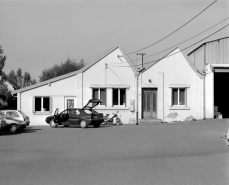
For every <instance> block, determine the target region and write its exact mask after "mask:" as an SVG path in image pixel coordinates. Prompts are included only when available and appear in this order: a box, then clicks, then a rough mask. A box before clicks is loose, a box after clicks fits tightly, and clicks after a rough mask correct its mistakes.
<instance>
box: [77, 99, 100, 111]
mask: <svg viewBox="0 0 229 185" xmlns="http://www.w3.org/2000/svg"><path fill="white" fill-rule="evenodd" d="M100 103H102V100H99V99H90V100H89V101H88V102H87V104H86V105H85V106H84V107H83V108H82V109H83V110H92V109H93V108H94V107H96V106H97V105H98V104H100Z"/></svg>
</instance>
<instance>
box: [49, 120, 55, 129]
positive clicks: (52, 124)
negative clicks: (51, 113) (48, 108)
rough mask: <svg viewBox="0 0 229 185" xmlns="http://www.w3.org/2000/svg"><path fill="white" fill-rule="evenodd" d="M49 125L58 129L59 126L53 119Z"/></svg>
mask: <svg viewBox="0 0 229 185" xmlns="http://www.w3.org/2000/svg"><path fill="white" fill-rule="evenodd" d="M49 125H50V127H51V128H56V127H57V124H56V123H55V122H54V120H53V119H51V120H50V121H49Z"/></svg>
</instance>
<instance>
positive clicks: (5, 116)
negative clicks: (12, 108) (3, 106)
mask: <svg viewBox="0 0 229 185" xmlns="http://www.w3.org/2000/svg"><path fill="white" fill-rule="evenodd" d="M0 114H1V115H2V116H3V117H4V118H6V119H8V118H9V117H8V116H7V115H6V114H4V113H3V112H1V113H0Z"/></svg>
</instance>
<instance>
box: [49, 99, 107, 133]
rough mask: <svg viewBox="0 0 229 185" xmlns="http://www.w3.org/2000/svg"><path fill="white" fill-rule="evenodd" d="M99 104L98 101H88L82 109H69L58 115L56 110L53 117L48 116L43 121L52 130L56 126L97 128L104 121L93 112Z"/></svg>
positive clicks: (100, 115)
mask: <svg viewBox="0 0 229 185" xmlns="http://www.w3.org/2000/svg"><path fill="white" fill-rule="evenodd" d="M100 103H102V101H101V100H99V99H90V100H89V101H88V103H87V104H86V105H85V106H84V107H83V108H82V109H80V108H69V109H65V110H64V111H62V112H60V113H59V109H58V108H57V109H56V110H55V113H54V115H52V116H48V117H47V118H46V119H45V121H46V123H48V124H49V125H50V127H52V128H56V127H57V126H58V125H63V126H65V127H69V126H76V125H80V127H81V128H86V127H87V126H88V125H93V126H94V127H95V128H97V127H100V125H101V123H103V121H104V118H103V114H102V113H98V112H96V111H95V107H96V106H97V105H99V104H100Z"/></svg>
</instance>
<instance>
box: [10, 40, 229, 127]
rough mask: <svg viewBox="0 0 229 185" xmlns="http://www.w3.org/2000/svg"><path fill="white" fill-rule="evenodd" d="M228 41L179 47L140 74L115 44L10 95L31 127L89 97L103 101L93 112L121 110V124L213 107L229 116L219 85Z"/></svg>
mask: <svg viewBox="0 0 229 185" xmlns="http://www.w3.org/2000/svg"><path fill="white" fill-rule="evenodd" d="M216 43H217V44H216ZM228 44H229V40H228V37H227V38H223V39H219V40H217V41H212V42H208V43H204V44H202V45H201V46H200V47H198V48H197V49H195V50H194V51H192V52H191V53H190V54H189V55H188V56H185V55H183V54H182V52H180V50H179V49H178V48H177V49H175V50H174V51H172V52H170V53H169V54H168V55H166V56H165V57H164V58H163V59H161V60H160V61H158V62H156V63H153V64H151V65H149V66H148V67H146V68H145V69H144V70H142V71H141V73H140V74H138V73H137V72H136V71H135V68H134V65H133V63H131V61H130V60H128V58H127V57H125V55H123V54H124V52H123V51H122V48H121V47H114V48H112V49H111V50H109V51H108V52H106V53H105V54H104V55H102V56H101V57H99V58H98V59H97V60H95V61H94V62H93V63H91V64H90V65H87V66H85V67H84V68H82V69H80V70H78V71H75V72H72V73H69V74H66V75H63V76H60V77H57V78H53V79H51V80H47V81H44V82H41V83H38V84H35V85H32V86H29V87H25V88H22V89H19V90H15V91H13V92H12V94H17V106H18V107H17V108H18V109H19V110H22V111H24V112H25V113H26V114H28V116H29V117H30V120H31V125H33V124H39V125H42V124H44V125H46V123H45V121H44V120H45V118H46V117H47V116H49V115H52V114H53V113H54V111H55V109H56V108H59V110H60V111H61V110H64V109H66V108H68V107H69V106H70V107H77V108H81V107H83V106H84V105H85V104H86V103H87V102H88V100H89V99H91V98H99V99H101V100H102V101H103V103H102V105H99V106H98V107H97V111H98V112H101V113H103V114H104V115H105V114H112V113H114V112H116V111H119V115H121V119H122V122H123V123H124V124H128V123H129V124H133V123H136V122H137V120H138V121H139V124H141V123H142V122H145V121H150V122H152V121H154V120H161V121H162V122H173V121H184V120H186V119H187V118H190V117H191V118H195V119H197V120H201V119H205V118H214V116H215V115H216V114H218V113H216V112H217V108H218V112H220V113H222V115H223V118H224V117H229V113H227V109H226V107H227V104H226V103H225V102H226V101H228V102H229V98H228V97H229V96H227V92H228V90H227V88H226V85H225V84H224V83H223V82H226V80H225V79H226V78H228V77H229V52H228ZM217 48H218V49H217ZM137 79H138V80H137ZM137 82H138V83H137ZM137 87H138V88H137ZM214 108H215V110H216V111H215V112H214Z"/></svg>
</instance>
